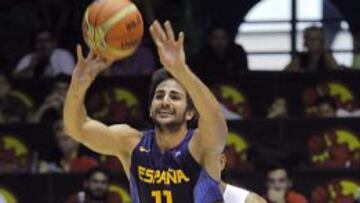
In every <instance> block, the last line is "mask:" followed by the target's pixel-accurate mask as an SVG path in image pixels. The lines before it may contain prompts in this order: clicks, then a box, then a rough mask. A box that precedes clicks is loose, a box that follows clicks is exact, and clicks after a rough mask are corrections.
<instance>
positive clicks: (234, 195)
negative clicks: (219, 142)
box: [219, 153, 266, 203]
mask: <svg viewBox="0 0 360 203" xmlns="http://www.w3.org/2000/svg"><path fill="white" fill-rule="evenodd" d="M226 161H227V159H226V155H225V154H224V153H223V154H221V155H220V167H221V172H223V171H224V169H225V166H226ZM219 188H220V191H221V193H222V194H223V198H224V202H225V203H266V201H265V200H264V199H263V198H261V197H259V196H258V195H257V194H255V193H253V192H251V191H248V190H246V189H244V188H241V187H237V186H235V185H231V184H229V183H227V182H225V181H224V180H223V179H222V180H221V181H220V184H219Z"/></svg>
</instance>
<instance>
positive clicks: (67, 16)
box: [36, 0, 73, 42]
mask: <svg viewBox="0 0 360 203" xmlns="http://www.w3.org/2000/svg"><path fill="white" fill-rule="evenodd" d="M36 1H37V9H38V18H39V20H40V21H41V22H40V23H41V24H42V25H43V26H45V27H53V28H55V30H54V34H55V36H56V38H57V39H59V40H60V42H61V41H63V39H62V38H69V37H68V36H69V35H67V34H69V32H66V31H70V30H69V28H71V26H70V24H71V22H72V20H73V19H71V15H72V11H73V9H72V6H73V3H72V1H71V0H36Z"/></svg>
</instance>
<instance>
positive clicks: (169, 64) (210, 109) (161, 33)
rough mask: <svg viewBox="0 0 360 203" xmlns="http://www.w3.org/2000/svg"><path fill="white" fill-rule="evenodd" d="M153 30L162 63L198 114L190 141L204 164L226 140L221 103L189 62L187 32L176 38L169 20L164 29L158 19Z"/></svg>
mask: <svg viewBox="0 0 360 203" xmlns="http://www.w3.org/2000/svg"><path fill="white" fill-rule="evenodd" d="M150 32H151V35H152V37H153V40H154V42H155V44H156V46H157V49H158V53H159V57H160V62H161V63H162V65H163V66H164V67H165V69H166V70H167V71H169V72H170V73H171V74H172V75H173V76H174V77H175V78H176V79H177V80H178V81H179V82H180V83H181V84H182V85H183V86H184V87H185V89H186V91H187V92H188V93H189V95H190V97H191V99H192V101H193V103H194V106H195V108H196V109H197V111H198V113H199V123H198V126H199V128H198V130H197V132H196V134H195V135H194V137H193V139H192V140H191V142H190V150H191V151H192V154H193V156H194V158H195V159H197V161H198V162H200V163H204V161H205V162H206V160H202V159H203V158H204V157H203V155H204V154H206V155H211V154H213V155H214V156H215V155H220V153H221V152H222V151H223V149H224V146H225V143H226V136H227V125H226V121H225V118H224V115H223V113H222V111H221V108H220V105H219V103H218V102H217V100H216V98H215V97H214V95H213V94H212V93H211V92H210V90H209V89H208V88H207V87H206V86H205V85H204V84H203V82H201V81H200V79H199V78H198V77H197V76H196V75H195V74H194V73H193V72H192V71H191V70H190V68H189V67H188V65H187V64H186V60H185V53H184V33H183V32H181V33H180V34H179V37H178V39H177V40H176V39H175V35H174V32H173V30H172V27H171V24H170V22H168V21H167V22H166V23H165V25H164V29H163V27H162V26H161V25H160V24H159V22H157V21H155V22H154V23H153V24H152V25H151V27H150ZM192 146H193V147H192ZM213 158H214V157H213ZM208 172H209V171H208Z"/></svg>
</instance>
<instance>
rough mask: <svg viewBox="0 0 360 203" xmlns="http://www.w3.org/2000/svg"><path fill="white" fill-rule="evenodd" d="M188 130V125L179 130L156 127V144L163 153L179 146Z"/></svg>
mask: <svg viewBox="0 0 360 203" xmlns="http://www.w3.org/2000/svg"><path fill="white" fill-rule="evenodd" d="M186 132H187V126H186V125H182V126H181V127H180V128H179V130H177V131H167V130H160V129H157V128H155V137H156V144H157V146H158V147H159V149H160V151H161V153H164V152H165V151H167V150H170V149H172V148H174V147H176V146H178V145H179V144H180V143H181V141H183V139H184V138H185V136H186Z"/></svg>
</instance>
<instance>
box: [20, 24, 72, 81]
mask: <svg viewBox="0 0 360 203" xmlns="http://www.w3.org/2000/svg"><path fill="white" fill-rule="evenodd" d="M74 66H75V61H74V58H73V56H72V55H71V53H70V52H68V51H67V50H64V49H60V48H57V40H56V39H55V36H54V34H53V33H52V31H51V30H49V29H41V30H39V31H38V32H37V33H36V35H35V38H34V51H33V52H32V53H29V54H27V55H25V56H24V57H23V58H22V59H21V60H20V62H19V63H18V65H17V67H16V69H15V70H14V72H13V75H14V76H16V77H27V78H31V77H54V76H57V75H60V74H65V75H70V74H71V73H72V70H73V68H74Z"/></svg>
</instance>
